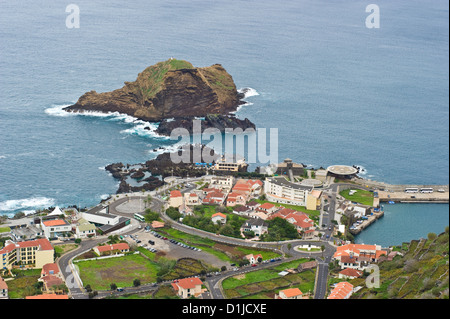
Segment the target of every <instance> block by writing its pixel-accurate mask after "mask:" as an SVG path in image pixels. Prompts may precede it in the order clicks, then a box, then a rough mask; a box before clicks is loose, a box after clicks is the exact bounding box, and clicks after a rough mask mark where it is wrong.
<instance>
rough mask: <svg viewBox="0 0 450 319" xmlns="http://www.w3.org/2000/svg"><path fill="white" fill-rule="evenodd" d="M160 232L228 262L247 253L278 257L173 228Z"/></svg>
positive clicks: (272, 253)
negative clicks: (220, 242) (223, 243)
mask: <svg viewBox="0 0 450 319" xmlns="http://www.w3.org/2000/svg"><path fill="white" fill-rule="evenodd" d="M161 233H164V234H165V236H168V237H170V238H174V239H176V240H178V241H181V242H183V243H184V244H187V245H189V246H194V247H197V248H200V249H202V250H203V251H205V252H207V253H210V254H212V255H214V256H216V257H217V258H219V259H220V260H223V261H228V262H230V263H233V262H234V260H233V259H238V258H241V257H243V256H245V255H248V254H261V256H262V258H263V259H271V258H276V257H280V255H279V254H277V253H275V252H273V251H270V250H261V249H253V248H248V247H238V246H227V245H222V244H218V243H216V242H215V241H213V240H210V239H207V238H202V237H199V236H194V235H190V234H186V233H183V232H181V231H178V230H176V229H173V228H169V229H165V230H164V232H161Z"/></svg>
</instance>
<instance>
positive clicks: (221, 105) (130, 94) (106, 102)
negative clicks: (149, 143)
mask: <svg viewBox="0 0 450 319" xmlns="http://www.w3.org/2000/svg"><path fill="white" fill-rule="evenodd" d="M243 97H244V94H243V93H239V92H238V91H237V89H236V85H235V84H234V81H233V78H232V77H231V75H230V74H228V72H227V71H226V70H225V69H224V68H223V67H222V66H221V65H220V64H214V65H212V66H209V67H194V66H193V65H192V64H191V63H190V62H187V61H184V60H176V59H173V58H171V59H169V60H167V61H164V62H159V63H157V64H155V65H152V66H150V67H148V68H146V69H145V70H144V71H142V72H141V73H139V75H138V77H137V79H136V80H135V81H134V82H125V85H124V86H123V87H122V88H120V89H117V90H114V91H111V92H104V93H97V92H96V91H90V92H87V93H85V94H84V95H82V96H81V97H80V98H79V99H78V101H77V102H76V103H75V104H73V105H71V106H68V107H66V108H64V110H65V111H67V112H85V111H97V112H105V113H108V112H119V113H123V114H128V115H131V116H133V117H135V118H137V119H139V120H143V121H148V122H160V121H164V122H163V123H165V124H164V125H163V127H162V128H161V133H163V134H165V135H168V133H167V129H168V127H172V126H173V124H179V125H178V126H176V127H184V126H187V127H186V128H187V129H189V124H188V123H187V122H190V126H192V119H194V118H196V117H206V116H211V115H215V116H216V117H210V118H209V120H208V121H207V122H208V124H207V126H205V128H206V127H217V128H219V129H220V128H224V127H230V128H236V127H242V128H243V129H246V128H248V127H253V128H254V125H253V123H251V122H250V121H249V120H248V119H245V120H239V119H237V118H236V117H234V116H232V115H231V114H232V113H233V112H235V111H236V110H237V108H238V106H239V105H241V104H244V103H245V102H243V101H242V98H243ZM172 119H175V120H176V122H175V123H173V124H170V125H168V123H170V122H168V120H172ZM183 125H184V126H183ZM216 125H217V126H216Z"/></svg>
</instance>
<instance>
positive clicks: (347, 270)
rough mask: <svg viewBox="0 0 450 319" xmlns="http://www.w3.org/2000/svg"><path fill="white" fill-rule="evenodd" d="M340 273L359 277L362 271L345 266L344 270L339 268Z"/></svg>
mask: <svg viewBox="0 0 450 319" xmlns="http://www.w3.org/2000/svg"><path fill="white" fill-rule="evenodd" d="M339 273H340V274H343V275H344V276H348V277H357V278H358V277H361V275H362V271H359V270H356V269H353V268H345V269H344V270H341V271H340V272H339Z"/></svg>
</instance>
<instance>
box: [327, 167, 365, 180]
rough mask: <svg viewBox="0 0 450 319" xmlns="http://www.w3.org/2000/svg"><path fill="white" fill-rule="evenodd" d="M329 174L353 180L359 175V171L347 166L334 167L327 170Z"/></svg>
mask: <svg viewBox="0 0 450 319" xmlns="http://www.w3.org/2000/svg"><path fill="white" fill-rule="evenodd" d="M327 171H328V174H329V175H331V176H335V177H340V178H352V177H354V176H356V174H358V169H356V168H355V167H353V166H347V165H332V166H329V167H328V168H327Z"/></svg>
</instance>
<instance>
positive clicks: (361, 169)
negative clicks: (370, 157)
mask: <svg viewBox="0 0 450 319" xmlns="http://www.w3.org/2000/svg"><path fill="white" fill-rule="evenodd" d="M355 166H356V167H357V168H359V173H358V176H361V175H366V174H367V170H366V168H365V167H364V166H361V165H355Z"/></svg>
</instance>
